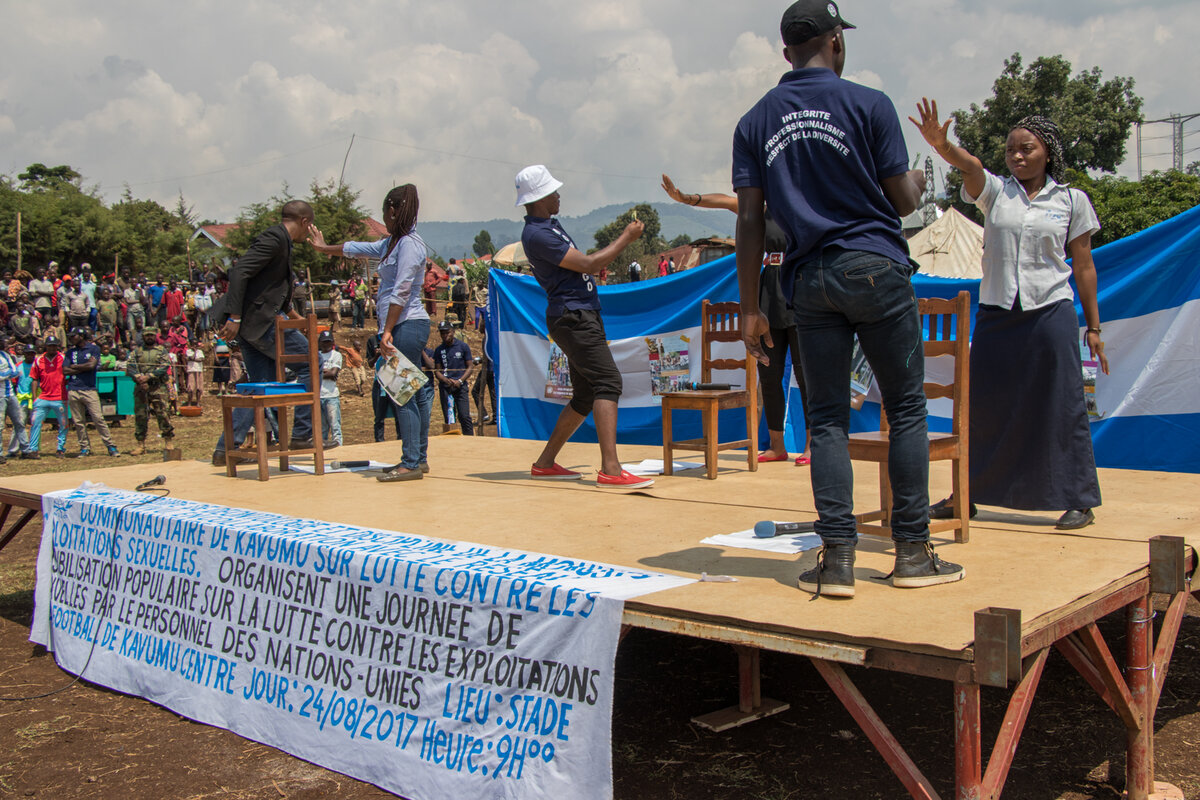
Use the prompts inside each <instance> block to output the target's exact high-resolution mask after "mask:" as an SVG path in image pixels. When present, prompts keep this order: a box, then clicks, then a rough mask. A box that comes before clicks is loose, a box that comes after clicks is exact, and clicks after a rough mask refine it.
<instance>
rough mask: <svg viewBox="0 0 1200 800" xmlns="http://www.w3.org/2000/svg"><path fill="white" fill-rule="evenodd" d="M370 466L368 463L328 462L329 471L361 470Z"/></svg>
mask: <svg viewBox="0 0 1200 800" xmlns="http://www.w3.org/2000/svg"><path fill="white" fill-rule="evenodd" d="M369 466H371V462H370V461H369V460H368V461H331V462H329V468H330V469H362V468H363V467H369Z"/></svg>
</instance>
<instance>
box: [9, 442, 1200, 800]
mask: <svg viewBox="0 0 1200 800" xmlns="http://www.w3.org/2000/svg"><path fill="white" fill-rule="evenodd" d="M539 449H540V443H538V442H530V441H523V440H505V439H496V438H481V437H460V436H443V437H434V438H433V439H432V440H431V442H430V459H429V460H430V464H431V466H432V471H431V473H430V474H428V475H426V476H425V478H424V479H423V480H420V481H413V482H406V483H393V484H381V483H379V482H377V481H376V480H375V479H374V476H375V474H376V473H370V472H366V473H361V472H360V473H331V474H327V475H324V476H313V475H308V474H303V473H298V472H289V473H286V474H279V473H278V472H277V471H276V470H275V468H274V466H273V467H272V472H271V478H270V480H269V481H268V482H266V483H262V482H259V481H258V480H256V479H255V477H254V476H255V470H254V469H253V465H246V464H243V465H242V467H241V474H242V476H243V477H239V478H237V479H231V478H228V477H226V476H225V470H224V468H222V467H214V466H212V465H211V464H208V463H206V462H199V461H186V462H168V463H164V464H161V465H145V464H140V465H133V466H124V467H112V468H107V469H96V470H91V471H88V472H70V473H54V474H44V475H32V476H25V477H5V478H0V502H2V503H3V514H4V518H7V517H8V514H9V512H10V511H11V510H12V508H13V507H16V508H25V509H35V508H38V507H39V501H40V496H41V495H42V493H44V492H49V491H54V490H57V489H66V488H73V487H75V486H78V485H79V484H80V482H81V481H83V480H85V479H86V480H91V481H95V482H101V483H104V484H106V485H108V486H112V487H117V488H126V489H132V488H133V487H134V486H135V485H137V484H139V483H141V482H143V481H145V480H147V479H149V478H152V477H154V475H155V474H157V473H162V474H163V475H165V476H166V478H167V483H166V487H167V488H169V489H170V490H171V493H172V495H173V496H175V497H181V498H185V499H191V500H197V501H203V502H207V503H215V504H220V505H226V506H231V507H239V508H248V509H255V510H263V511H272V512H276V513H282V514H288V515H292V516H297V517H307V518H313V519H318V520H328V521H335V522H341V523H347V524H353V525H363V526H370V527H374V528H382V529H390V530H397V531H402V532H407V533H416V534H422V535H426V536H435V537H444V538H449V539H455V540H462V541H469V542H478V543H482V544H489V545H494V546H499V547H507V548H516V549H522V550H529V551H535V552H542V553H548V554H553V555H558V556H564V557H571V558H580V559H590V560H594V561H603V562H609V563H614V564H619V565H625V566H631V567H634V566H640V567H644V568H648V569H653V570H656V571H660V572H667V573H673V574H679V575H685V576H689V577H696V578H698V577H700V575H701V574H702V573H704V574H707V575H708V576H710V577H711V576H730V577H732V578H735V579H736V580H734V581H710V580H705V581H698V582H696V583H691V584H689V585H686V586H683V587H680V588H676V589H671V590H668V591H663V592H658V593H656V594H651V595H646V596H643V597H640V598H638V599H637V600H633V601H629V602H627V603H626V606H625V623H626V624H627V625H629V626H633V627H646V628H651V629H655V630H660V631H668V632H673V633H678V634H683V635H689V636H695V637H700V638H705V639H711V640H716V641H722V642H727V643H729V644H731V645H734V646H735V647H736V648H738V652H739V656H740V663H741V667H742V668H741V674H740V676H739V678H740V690H741V691H740V697H741V702H740V703H739V706H738V707H735V708H734V709H729V710H726V711H723V712H718V713H716V714H713V715H708V716H709V718H708V719H705V720H701V721H702V722H703V723H704V724H708V725H710V726H712V727H715V728H718V729H719V728H722V727H729V726H731V725H734V724H741V723H743V722H746V721H749V720H752V719H755V718H758V717H761V716H765V715H767V714H769V713H774V712H775V711H777V710H780V709H779V708H778V707H777V705H773V704H772V701H770V700H769V699H765V698H762V697H761V696H760V693H759V688H758V679H757V665H758V653H759V652H760V651H761V650H763V649H766V650H775V651H782V652H788V653H794V654H799V655H802V656H807V657H809V658H811V659H812V660H813V663H814V664H815V665H816V666H817V668H818V670H819V671H820V672H821V674H822V677H823V678H825V680H826V681H827V682H828V683H829V685H830V687H831V688H832V689H833V690H834V691H835V693H836V694H837V695H838V697H839V699H840V700H841V701H842V702H843V703H844V704H845V705H846V707H847V708H848V709H849V710H850V712H851V713H852V714H853V715H854V716H855V718H856V720H857V721H858V722H859V724H860V725H861V726H862V728H863V730H864V732H865V733H866V734H867V735H868V737H869V738H870V739H871V741H872V742H873V743H874V744H875V745H876V747H877V748H878V749H879V750H880V752H881V753H882V754H883V755H884V757H885V758H886V759H887V760H888V763H889V764H890V765H891V766H892V768H893V769H894V770H895V771H896V773H897V775H898V776H899V777H900V779H901V781H902V782H903V783H904V785H905V787H906V788H907V789H908V791H909V792H910V793H911V794H912V795H913V796H914V797H935V796H937V795H936V793H935V792H934V790H933V788H932V786H930V785H929V782H928V781H927V780H926V779H925V778H924V776H923V775H922V774H921V772H920V770H919V769H918V768H917V767H916V766H915V765H914V764H913V763H912V762H911V761H910V760H909V759H908V757H907V755H906V754H905V753H904V751H903V748H902V747H901V746H900V745H899V743H897V742H896V741H895V739H894V738H893V737H892V736H891V733H890V732H889V731H888V730H887V728H886V726H884V725H883V723H882V722H881V721H880V720H879V719H878V717H877V716H875V715H874V712H873V711H872V710H871V709H870V706H869V705H868V704H867V703H866V701H865V700H864V699H863V698H862V697H861V695H860V694H859V693H858V692H857V690H856V689H855V687H854V686H853V684H852V683H851V681H850V679H849V677H848V676H847V673H846V672H845V671H844V669H843V668H842V665H859V666H866V667H875V668H882V669H888V670H893V671H896V672H901V673H910V674H919V675H926V676H931V677H937V678H942V679H945V680H949V681H952V682H953V683H954V685H955V712H956V723H957V724H956V729H957V734H956V735H957V737H958V746H957V752H956V755H955V758H956V777H957V782H958V789H959V793H958V795H957V796H958V797H961V798H968V797H992V796H999V792H1000V790H1001V789H1002V787H1003V783H1004V778H1005V775H1006V773H1007V768H1008V764H1009V763H1011V758H1012V751H1013V750H1015V746H1016V741H1017V739H1019V736H1020V731H1021V726H1022V725H1023V723H1024V718H1025V713H1027V711H1028V708H1029V703H1030V702H1031V701H1032V698H1033V694H1034V692H1035V691H1036V685H1037V681H1038V679H1039V678H1040V675H1041V667H1042V665H1043V664H1044V663H1045V658H1046V655H1047V654H1048V652H1049V649H1050V648H1051V647H1056V648H1057V649H1059V650H1060V652H1062V653H1063V654H1064V655H1065V656H1067V658H1068V659H1069V660H1071V663H1072V664H1073V665H1075V666H1076V668H1077V669H1078V670H1079V671H1080V673H1081V674H1082V675H1083V676H1084V678H1085V679H1087V680H1088V682H1089V683H1090V684H1091V685H1092V686H1093V687H1094V688H1096V690H1097V692H1098V693H1100V695H1101V697H1102V698H1104V700H1105V702H1106V703H1108V704H1109V705H1110V707H1112V708H1113V710H1114V711H1115V712H1116V713H1117V714H1118V715H1120V716H1121V718H1122V720H1123V721H1124V722H1125V724H1126V727H1127V729H1128V730H1129V743H1128V747H1129V752H1130V758H1129V770H1128V773H1129V781H1130V789H1131V791H1130V794H1129V796H1130V797H1133V798H1139V797H1150V796H1154V795H1153V794H1152V791H1153V767H1152V765H1153V755H1152V754H1153V740H1152V734H1151V732H1152V730H1153V725H1152V720H1153V710H1154V707H1155V706H1156V705H1157V698H1158V692H1159V691H1160V689H1161V685H1162V680H1163V678H1164V677H1165V673H1166V668H1167V666H1168V664H1169V661H1170V657H1171V650H1172V646H1173V643H1174V637H1175V633H1176V632H1177V631H1178V626H1179V622H1180V620H1181V618H1182V612H1183V603H1184V602H1185V601H1186V597H1187V594H1188V593H1189V592H1190V591H1191V582H1190V574H1191V571H1192V570H1193V568H1194V565H1195V557H1194V554H1195V548H1196V546H1197V545H1198V544H1200V525H1198V523H1200V504H1198V503H1197V502H1196V498H1197V496H1198V495H1200V478H1198V477H1197V476H1195V475H1185V474H1166V473H1147V472H1133V471H1123V470H1101V475H1100V484H1101V489H1102V492H1103V495H1104V500H1105V503H1104V505H1103V506H1102V507H1100V508H1098V509H1097V512H1096V517H1097V521H1096V524H1094V525H1092V526H1089V527H1088V528H1085V529H1083V530H1080V531H1075V532H1070V533H1062V532H1058V531H1055V530H1054V521H1055V518H1056V517H1057V514H1054V513H1045V514H1024V513H1000V512H996V511H989V510H987V509H982V510H981V511H980V514H979V516H978V517H976V518H975V519H974V520H972V522H971V530H970V541H969V542H967V543H963V544H956V543H954V542H953V541H952V539H946V540H944V541H943V540H938V539H936V538H935V543H936V544H937V545H938V548H939V553H941V554H942V555H943V556H944V557H945V558H946V559H948V560H950V561H954V562H957V563H960V564H963V565H964V566H965V567H966V571H967V573H966V575H967V577H966V580H964V581H962V582H960V583H955V584H948V585H943V586H937V587H932V588H927V589H920V590H901V589H894V588H892V587H891V586H890V585H889V584H887V583H885V582H881V581H877V580H874V579H875V578H882V577H883V576H884V575H886V574H887V573H888V572H889V571H890V570H891V566H892V560H893V556H892V553H891V549H890V546H891V543H890V541H888V540H883V539H878V538H874V537H869V536H868V537H863V539H862V541H861V543H860V546H859V550H858V560H857V565H856V577H857V596H856V597H855V598H854V599H853V600H849V601H845V600H836V599H828V598H822V599H819V600H816V601H810V595H808V594H805V593H803V592H800V591H799V590H798V589H797V588H796V586H795V579H796V576H797V575H798V574H799V573H800V572H801V571H803V570H804V569H807V568H808V565H809V564H810V563H812V561H813V559H815V557H816V556H815V553H814V552H809V553H805V554H804V555H803V556H799V557H797V556H788V555H779V554H773V553H764V552H757V551H751V550H742V549H726V548H720V547H714V546H711V545H705V544H702V543H701V540H702V539H704V538H706V537H708V536H712V535H716V534H727V533H731V532H734V531H738V530H744V529H746V528H749V527H751V526H752V525H753V524H754V523H755V522H756V521H758V520H761V519H777V520H808V519H813V518H814V517H815V510H814V505H813V500H812V493H811V491H810V487H809V475H808V469H807V468H798V467H795V466H794V465H793V464H792V463H791V462H782V463H772V464H763V465H761V466H760V468H759V470H758V471H757V472H756V473H750V472H748V471H746V469H745V460H744V456H739V455H738V454H736V453H727V454H724V455H723V457H722V458H721V461H720V463H721V472H720V476H719V478H718V479H717V480H716V481H709V480H706V479H705V478H704V477H703V470H702V469H697V470H691V471H685V472H679V473H677V474H676V475H675V476H672V477H669V478H668V477H659V478H658V479H657V482H656V483H655V485H654V486H652V487H650V488H648V489H645V490H640V491H636V492H624V491H613V490H609V489H599V488H596V487H595V485H594V476H595V467H594V464H595V462H596V460H597V458H598V451H597V448H596V446H595V445H594V444H570V445H568V446H567V447H566V448H565V450H564V452H563V453H562V456H561V457H560V459H559V461H560V463H562V464H563V465H564V466H568V467H571V468H574V469H579V470H581V471H583V472H584V475H585V478H584V480H583V481H572V482H543V481H534V480H531V479H530V478H529V473H528V465H529V463H530V462H531V461H532V460H533V458H534V457H535V456H536V455H537V453H538V451H539ZM620 451H621V455H622V457H623V459H624V460H625V461H626V462H627V463H628V462H636V461H639V460H641V459H643V458H661V455H662V454H661V450H660V449H659V448H650V447H631V446H623V447H621V448H620ZM399 457H400V445H399V443H397V442H388V443H381V444H371V445H357V446H352V447H342V448H339V449H337V450H334V451H331V452H330V453H328V454H327V455H326V463H327V464H328V463H329V462H330V461H332V460H333V459H338V460H347V459H368V458H369V459H374V460H376V461H385V462H394V461H398V460H399ZM294 462H295V463H301V464H303V463H310V462H306V461H305V460H303V459H294ZM856 467H857V469H856V473H857V483H856V492H855V499H856V507H858V508H860V509H862V510H869V509H872V508H876V507H877V506H878V488H877V476H876V475H877V474H876V470H875V468H874V467H873V466H872V465H868V464H859V465H856ZM948 486H949V472H948V470H945V471H942V470H939V469H938V465H935V466H934V468H933V474H932V485H931V494H932V495H933V496H934V498H935V499H936V498H937V497H941V496H943V494H944V493H945V492H947V491H948ZM23 518H24V517H23ZM2 522H3V520H0V524H2ZM20 522H21V520H20V519H18V520H17V521H16V523H14V526H18V527H19V523H20ZM15 534H17V530H16V529H15V528H14V527H13V526H10V528H9V533H8V534H5V538H6V539H7V538H10V537H11V536H12V535H15ZM24 535H28V536H34V535H37V534H36V531H34V530H32V529H31V530H29V531H28V532H26V533H25V534H24ZM0 546H2V540H0ZM1152 552H1153V554H1154V555H1153V558H1152V556H1151V553H1152ZM1152 593H1162V594H1166V595H1168V596H1169V601H1170V606H1169V610H1168V612H1167V613H1166V614H1165V615H1163V620H1162V625H1161V628H1160V630H1159V632H1158V634H1157V639H1158V647H1157V648H1155V647H1154V641H1155V633H1154V630H1153V628H1154V626H1153V622H1152V619H1151V615H1150V613H1149V604H1150V597H1151V594H1152ZM1120 609H1127V610H1128V612H1129V615H1130V616H1129V620H1130V622H1129V631H1130V636H1129V637H1128V638H1129V640H1130V643H1131V644H1130V647H1129V651H1128V652H1127V653H1126V657H1125V661H1126V667H1127V672H1126V674H1127V675H1128V678H1127V677H1126V676H1124V675H1122V674H1121V671H1120V669H1119V668H1118V667H1117V663H1116V662H1117V661H1118V660H1120V659H1114V658H1113V656H1112V655H1111V653H1110V652H1109V650H1108V648H1107V646H1106V645H1105V644H1104V641H1103V638H1102V637H1101V636H1100V635H1099V632H1098V630H1097V629H1096V626H1095V621H1096V620H1098V619H1099V618H1101V617H1103V616H1105V615H1107V614H1110V613H1112V612H1114V611H1117V610H1120ZM1148 667H1152V669H1147V668H1148ZM981 685H989V686H1006V687H1014V688H1013V699H1012V702H1011V704H1010V709H1009V714H1008V715H1007V716H1006V718H1005V723H1004V725H1003V727H1002V733H1001V737H1000V740H999V741H998V742H997V746H996V749H995V750H993V754H992V757H991V759H986V760H985V759H984V758H983V753H982V750H981V745H980V739H981V737H980V722H979V687H980V686H981Z"/></svg>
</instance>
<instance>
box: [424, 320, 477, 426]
mask: <svg viewBox="0 0 1200 800" xmlns="http://www.w3.org/2000/svg"><path fill="white" fill-rule="evenodd" d="M438 333H440V334H441V336H442V343H441V344H439V345H438V346H437V347H435V348H434V349H433V363H434V364H435V365H436V371H435V372H434V374H435V375H436V376H437V382H438V399H439V400H441V401H442V419H444V420H447V421H448V420H449V419H450V416H449V412H450V401H451V400H453V401H454V414H455V416H456V417H458V425H459V428H460V429H461V430H462V434H463V436H474V435H475V426H474V425H472V424H471V386H470V383H471V375H472V374H473V373H474V372H475V364H474V362H473V361H472V360H471V347H470V346H469V345H468V344H467V343H466V342H463V341H459V340H458V339H456V338H455V337H454V325H453V324H452V323H451V322H450V321H449V320H442V323H441V324H440V325H438Z"/></svg>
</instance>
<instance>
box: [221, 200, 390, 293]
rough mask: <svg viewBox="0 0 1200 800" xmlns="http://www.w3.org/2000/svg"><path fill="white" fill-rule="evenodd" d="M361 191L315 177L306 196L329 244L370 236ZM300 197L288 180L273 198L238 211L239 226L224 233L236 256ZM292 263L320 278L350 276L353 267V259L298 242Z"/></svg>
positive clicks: (303, 271)
mask: <svg viewBox="0 0 1200 800" xmlns="http://www.w3.org/2000/svg"><path fill="white" fill-rule="evenodd" d="M359 194H360V193H359V192H357V191H355V190H354V189H352V188H351V187H350V186H348V185H346V184H341V185H336V184H335V183H334V182H333V181H332V180H330V181H328V182H326V183H320V182H319V181H315V180H314V181H313V182H312V183H311V184H310V185H309V196H308V197H307V198H303V199H306V200H308V202H309V203H311V204H312V207H313V213H314V214H315V215H316V224H317V227H318V228H320V229H321V233H322V234H324V236H325V241H327V242H329V243H330V244H336V243H338V242H346V241H355V240H357V241H362V240H364V239H368V238H370V235H369V234H370V232H369V231H368V229H367V225H366V220H367V213H366V212H365V211H363V210H362V209H361V208H359V207H358V197H359ZM295 199H297V198H296V197H294V196H293V195H292V193H291V191H290V190H289V189H288V186H287V185H286V184H285V185H284V186H283V187H281V188H280V190H279V193H278V194H276V195H274V196H273V197H271V198H270V199H268V200H266V201H263V202H257V203H251V204H250V205H248V206H246V207H245V208H243V209H242V212H241V213H240V214H239V215H238V219H237V222H238V227H236V228H231V229H230V230H229V233H228V235H227V236H226V237H225V247H226V249H228V250H229V251H230V253H231V254H232V255H233V256H234V257H237V256H238V255H240V254H241V253H244V252H245V251H246V248H247V247H249V246H250V242H252V241H254V237H256V236H258V235H259V234H260V233H262V232H263V231H265V230H266V229H267V228H269V227H271V226H272V225H275V224H278V223H279V209H281V208H282V207H283V204H284V203H286V202H288V201H289V200H295ZM292 263H293V265H294V266H295V269H296V272H297V274H299V275H304V274H305V273H306V272H307V273H308V274H310V275H312V279H313V280H314V281H317V282H322V283H323V282H325V281H327V280H329V279H330V278H334V277H341V276H344V275H345V276H348V275H349V274H350V272H351V271H352V270H353V269H354V267H353V263H354V262H353V261H352V260H350V259H340V258H328V257H327V256H323V255H321V254H320V253H317V252H316V251H315V250H313V249H312V248H311V247H308V246H306V245H298V246H297V247H296V249H295V250H293V251H292Z"/></svg>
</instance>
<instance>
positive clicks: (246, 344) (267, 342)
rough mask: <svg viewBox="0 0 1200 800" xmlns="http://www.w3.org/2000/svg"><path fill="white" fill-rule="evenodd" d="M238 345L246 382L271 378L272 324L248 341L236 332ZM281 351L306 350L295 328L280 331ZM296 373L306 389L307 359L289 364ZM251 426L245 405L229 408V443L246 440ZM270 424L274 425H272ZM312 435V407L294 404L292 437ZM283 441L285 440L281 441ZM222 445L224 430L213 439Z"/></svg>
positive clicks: (251, 418)
mask: <svg viewBox="0 0 1200 800" xmlns="http://www.w3.org/2000/svg"><path fill="white" fill-rule="evenodd" d="M238 342H239V343H240V344H241V346H242V359H243V360H244V361H245V362H246V380H247V381H248V382H250V383H270V382H272V381H274V380H275V326H274V325H272V326H271V327H270V328H268V329H267V333H266V335H265V336H263V338H261V339H257V340H254V341H251V340H249V339H246V338H244V337H242V336H241V335H239V336H238ZM283 352H284V353H286V354H288V355H293V354H298V353H304V354H307V353H308V339H307V338H305V336H304V334H302V333H301V332H300V331H297V330H288V331H284V338H283ZM289 366H290V368H291V370H292V371H293V372H295V373H296V380H297V381H299V382H300V383H302V384H304V388H305V389H306V390H307V389H309V388H310V387H311V386H312V382H311V380H310V376H309V374H308V362H302V363H296V364H290V365H289ZM252 427H254V412H253V411H251V410H250V409H248V408H235V409H234V410H233V446H234V447H240V446H241V444H242V442H244V441H245V440H246V434H247V433H248V432H249V431H250V428H252ZM272 428H274V426H273V425H272ZM310 436H312V409H311V408H310V407H308V406H296V420H295V423H294V427H293V428H292V431H291V438H293V439H307V438H309V437H310ZM283 444H285V445H286V444H287V443H286V442H284V443H283ZM224 449H225V434H224V433H222V434H221V437H220V438H219V439H217V450H220V451H223V450H224Z"/></svg>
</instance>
